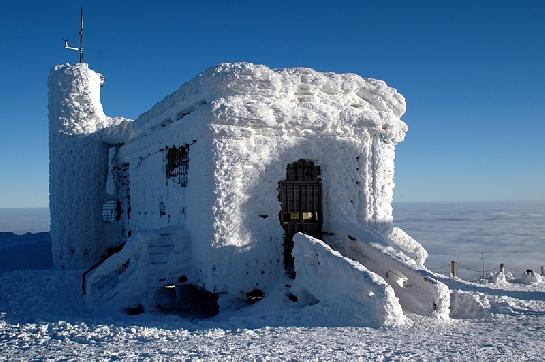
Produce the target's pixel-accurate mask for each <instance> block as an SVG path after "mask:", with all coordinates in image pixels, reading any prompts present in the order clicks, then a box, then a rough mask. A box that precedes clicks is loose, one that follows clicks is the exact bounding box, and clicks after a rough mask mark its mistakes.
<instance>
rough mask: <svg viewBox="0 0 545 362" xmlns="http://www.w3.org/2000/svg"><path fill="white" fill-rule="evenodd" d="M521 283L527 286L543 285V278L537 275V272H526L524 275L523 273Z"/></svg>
mask: <svg viewBox="0 0 545 362" xmlns="http://www.w3.org/2000/svg"><path fill="white" fill-rule="evenodd" d="M521 283H522V284H527V285H531V284H541V283H543V277H542V276H541V275H539V274H537V273H536V272H534V271H533V270H532V271H525V272H524V273H522V277H521Z"/></svg>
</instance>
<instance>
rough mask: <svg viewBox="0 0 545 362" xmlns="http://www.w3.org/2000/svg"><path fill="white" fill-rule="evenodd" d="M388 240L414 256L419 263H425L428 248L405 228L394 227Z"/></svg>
mask: <svg viewBox="0 0 545 362" xmlns="http://www.w3.org/2000/svg"><path fill="white" fill-rule="evenodd" d="M388 242H389V243H390V244H391V245H392V246H395V247H397V248H399V249H400V250H401V251H402V252H403V253H405V254H407V255H408V256H410V257H411V258H413V259H414V260H415V261H416V264H418V265H424V263H425V262H426V259H427V258H428V252H427V251H426V249H424V247H423V246H422V245H420V243H419V242H417V241H416V240H414V239H413V238H412V237H411V236H410V235H409V234H407V233H406V232H405V231H403V229H400V228H398V227H393V228H392V232H391V233H390V234H389V235H388Z"/></svg>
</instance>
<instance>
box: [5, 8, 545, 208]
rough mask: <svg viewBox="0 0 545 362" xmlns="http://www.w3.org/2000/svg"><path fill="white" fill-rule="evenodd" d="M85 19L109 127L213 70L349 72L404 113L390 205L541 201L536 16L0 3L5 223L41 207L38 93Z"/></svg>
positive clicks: (44, 148)
mask: <svg viewBox="0 0 545 362" xmlns="http://www.w3.org/2000/svg"><path fill="white" fill-rule="evenodd" d="M80 6H84V8H85V11H86V44H85V45H86V46H85V48H86V62H88V63H90V64H91V67H92V68H93V69H95V70H96V71H98V72H100V73H102V74H104V75H105V76H106V85H105V87H104V88H103V92H102V103H103V105H104V109H105V111H106V113H107V114H109V115H112V116H113V115H123V116H126V117H130V118H134V117H136V116H137V115H139V114H140V113H142V112H144V111H146V110H147V109H148V108H149V107H151V106H152V105H153V104H154V103H155V102H157V101H159V100H160V99H162V98H163V97H164V96H165V95H167V94H168V93H170V92H172V91H174V90H176V89H177V88H178V87H179V86H180V85H181V84H182V83H183V82H184V81H186V80H189V79H191V78H192V77H193V76H194V75H196V74H197V73H199V72H201V71H202V70H204V69H205V68H207V67H209V66H212V65H215V64H217V63H221V62H230V61H250V62H255V63H262V64H266V65H269V66H271V67H290V66H307V67H312V68H315V69H317V70H321V71H333V72H353V73H358V74H361V75H363V76H366V77H373V78H379V79H383V80H385V81H386V82H387V83H388V84H389V85H391V86H393V87H395V88H397V89H398V90H399V91H400V92H401V93H402V94H404V95H405V97H406V99H407V104H408V111H407V113H406V115H405V116H404V118H403V119H404V120H405V122H407V123H408V125H409V133H408V135H407V137H406V139H405V142H403V143H402V144H400V145H399V146H398V149H397V158H396V191H395V200H396V201H441V200H442V201H448V200H453V201H457V200H475V201H477V200H543V199H545V142H544V137H545V38H544V36H545V35H544V34H545V1H472V0H467V1H465V0H461V1H410V2H409V1H402V0H400V1H371V0H364V1H341V0H338V1H316V0H315V1H280V0H277V1H199V2H196V1H194V2H189V1H188V2H186V1H160V0H158V1H153V2H151V1H150V2H114V1H54V2H45V1H35V2H30V1H18V2H15V1H5V2H1V3H0V35H1V36H0V124H1V128H0V130H1V131H0V170H1V171H0V207H40V206H47V203H48V145H47V140H48V134H47V87H46V82H47V76H48V71H49V69H50V68H51V67H52V66H53V65H54V64H57V63H64V62H76V61H77V53H75V52H69V51H67V50H64V49H63V48H62V45H63V43H62V38H64V37H68V38H69V39H70V40H71V42H72V43H76V41H77V31H78V26H79V7H80Z"/></svg>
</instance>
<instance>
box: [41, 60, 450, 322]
mask: <svg viewBox="0 0 545 362" xmlns="http://www.w3.org/2000/svg"><path fill="white" fill-rule="evenodd" d="M102 82H103V78H102V77H101V76H100V75H99V74H97V73H95V72H94V71H93V70H91V69H90V68H89V67H88V65H87V64H76V65H60V66H56V67H55V68H54V69H53V70H52V71H51V73H50V77H49V122H50V208H51V233H52V240H53V255H54V263H55V265H56V266H58V267H59V268H72V269H74V268H80V269H87V271H86V272H85V273H84V279H83V289H84V292H85V293H86V298H87V302H88V306H89V307H90V308H94V307H95V306H97V305H100V306H101V308H102V307H104V306H109V307H111V308H116V309H122V308H129V307H131V306H136V305H138V306H142V307H143V309H144V310H148V309H155V308H158V309H163V310H166V309H168V308H167V307H165V305H166V304H168V305H170V306H172V304H173V303H174V304H176V303H181V304H183V303H184V301H183V299H184V295H185V296H187V295H191V297H190V298H189V297H188V298H189V299H191V298H194V297H195V293H197V294H198V293H201V294H203V295H205V296H209V297H210V296H212V297H211V298H212V300H215V299H217V298H218V296H219V305H220V306H222V305H227V304H225V303H224V302H225V301H227V300H230V301H232V300H246V299H247V298H250V299H251V298H256V297H260V296H262V295H263V294H264V295H265V296H267V295H268V293H269V291H270V290H272V289H274V288H276V286H278V285H287V287H286V288H287V290H286V295H287V296H288V297H289V298H290V299H291V300H294V301H295V300H297V303H304V301H305V300H307V301H308V300H312V301H313V303H316V302H319V303H322V304H323V305H329V306H330V307H331V308H334V309H335V310H336V311H343V312H342V313H338V314H339V318H341V319H342V318H347V319H346V320H351V321H354V323H358V321H361V323H362V324H366V323H367V324H376V325H385V324H391V325H395V324H399V323H402V321H403V311H402V309H403V310H404V311H409V312H414V313H420V314H426V315H436V316H439V317H445V316H448V308H449V306H448V304H449V295H448V289H447V288H446V286H445V285H443V284H441V283H440V282H437V281H436V280H434V279H433V278H431V277H430V274H429V273H428V272H427V271H426V269H425V267H424V266H423V264H424V261H425V259H426V256H427V253H426V251H425V250H424V249H423V248H422V247H421V246H420V245H419V244H418V243H417V242H416V241H414V240H413V239H412V238H411V237H410V236H408V235H407V234H405V233H404V232H403V231H402V230H400V229H398V228H395V227H392V207H391V201H392V192H393V187H394V182H393V176H394V155H395V145H396V143H398V142H400V141H402V140H403V138H404V136H405V133H406V131H407V126H406V125H405V123H404V122H403V121H401V119H400V117H401V116H402V115H403V113H404V112H405V99H404V98H403V96H402V95H400V94H399V93H398V92H397V91H396V90H395V89H393V88H390V87H388V86H387V85H386V84H385V83H384V82H383V81H380V80H375V79H366V78H362V77H360V76H358V75H355V74H334V73H321V72H317V71H314V70H312V69H308V68H291V69H277V70H274V69H270V68H268V67H266V66H263V65H254V64H249V63H234V64H221V65H218V66H216V67H212V68H210V69H208V70H206V71H205V72H203V73H201V74H199V75H198V76H196V77H195V78H194V79H192V80H191V81H189V82H187V83H186V84H184V85H183V86H182V87H181V88H180V89H179V90H177V91H176V92H174V93H173V94H171V95H169V96H167V97H166V98H165V99H163V100H162V101H160V102H159V103H157V104H156V105H155V106H153V107H152V108H151V109H150V110H149V111H147V112H146V113H144V114H142V115H141V116H139V117H138V118H137V119H136V120H135V121H130V120H127V119H124V118H110V117H108V116H106V115H105V114H104V112H103V109H102V106H101V103H100V88H101V85H102ZM298 232H301V233H304V234H306V235H304V234H297V233H298ZM296 234H297V235H296ZM294 235H295V237H294ZM294 241H295V244H294ZM289 278H292V279H293V278H294V280H293V283H291V282H290V283H288V284H286V283H285V280H288V281H289V280H290V279H289ZM188 286H190V289H188ZM165 287H168V289H169V292H167V293H165V290H166V288H165ZM175 290H178V291H177V292H176V293H177V294H172V293H174V291H175ZM169 293H170V294H169ZM305 296H306V297H305ZM165 298H166V299H168V298H171V300H170V302H169V303H166V304H165ZM203 298H204V297H203ZM186 299H187V298H186ZM205 299H206V298H205ZM207 300H209V299H207ZM347 301H350V302H347ZM222 303H223V304H222ZM140 309H141V308H140ZM356 315H358V316H359V317H355V316H356ZM370 315H373V316H375V317H373V318H371V317H369V316H370Z"/></svg>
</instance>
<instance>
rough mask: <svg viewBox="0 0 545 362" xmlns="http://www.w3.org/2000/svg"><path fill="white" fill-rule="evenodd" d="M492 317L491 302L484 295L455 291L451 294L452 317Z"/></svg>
mask: <svg viewBox="0 0 545 362" xmlns="http://www.w3.org/2000/svg"><path fill="white" fill-rule="evenodd" d="M490 315H491V312H490V301H489V300H488V298H487V297H486V295H485V294H483V293H476V292H467V291H462V290H453V291H452V292H451V293H450V316H451V317H452V318H458V319H480V318H486V317H489V316H490Z"/></svg>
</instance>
